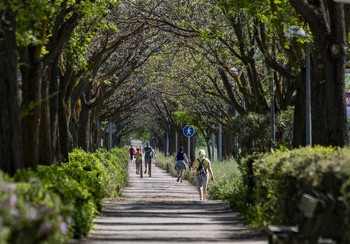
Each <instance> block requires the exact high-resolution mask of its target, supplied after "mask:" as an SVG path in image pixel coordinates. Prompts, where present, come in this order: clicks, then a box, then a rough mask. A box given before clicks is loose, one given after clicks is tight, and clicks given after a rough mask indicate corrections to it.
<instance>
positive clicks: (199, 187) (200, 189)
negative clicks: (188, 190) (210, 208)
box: [197, 186, 203, 201]
mask: <svg viewBox="0 0 350 244" xmlns="http://www.w3.org/2000/svg"><path fill="white" fill-rule="evenodd" d="M197 190H198V194H199V200H200V201H202V199H203V198H202V187H201V186H197Z"/></svg>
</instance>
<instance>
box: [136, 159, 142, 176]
mask: <svg viewBox="0 0 350 244" xmlns="http://www.w3.org/2000/svg"><path fill="white" fill-rule="evenodd" d="M140 163H141V162H138V163H137V164H136V174H139V173H140Z"/></svg>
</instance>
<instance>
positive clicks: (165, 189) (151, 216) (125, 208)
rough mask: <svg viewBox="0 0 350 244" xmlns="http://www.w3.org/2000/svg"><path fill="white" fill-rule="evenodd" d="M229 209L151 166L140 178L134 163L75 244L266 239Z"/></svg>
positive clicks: (260, 241) (250, 241) (256, 243)
mask: <svg viewBox="0 0 350 244" xmlns="http://www.w3.org/2000/svg"><path fill="white" fill-rule="evenodd" d="M228 207H229V204H228V203H227V202H222V201H206V202H200V201H198V194H197V191H196V188H195V187H194V186H192V185H191V184H190V183H189V182H187V181H184V182H183V183H179V182H176V178H173V177H171V176H170V175H169V174H167V173H166V171H164V170H161V169H160V168H158V167H156V166H155V165H152V177H148V175H145V176H144V178H140V176H139V175H136V173H135V164H134V162H133V163H131V164H129V186H128V187H126V188H124V190H123V194H122V197H121V198H109V199H105V201H104V204H103V209H102V214H103V216H98V217H96V218H95V221H94V227H93V229H92V230H91V232H90V234H89V236H88V238H86V239H85V240H79V241H78V243H94V244H99V243H101V244H107V243H190V242H191V243H245V244H253V243H254V244H265V243H267V237H266V236H263V235H261V234H259V232H258V231H257V230H254V229H252V228H250V227H247V226H246V225H244V224H243V223H242V221H241V219H240V218H239V214H238V213H237V212H233V211H230V210H229V209H228ZM74 243H77V242H74Z"/></svg>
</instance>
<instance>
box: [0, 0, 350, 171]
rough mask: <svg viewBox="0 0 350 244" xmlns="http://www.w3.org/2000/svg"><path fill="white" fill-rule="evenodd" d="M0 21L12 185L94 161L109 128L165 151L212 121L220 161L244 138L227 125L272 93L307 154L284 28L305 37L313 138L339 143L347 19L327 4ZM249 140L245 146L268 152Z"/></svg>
mask: <svg viewBox="0 0 350 244" xmlns="http://www.w3.org/2000/svg"><path fill="white" fill-rule="evenodd" d="M0 16H1V18H0V53H1V58H0V75H1V80H2V82H1V87H0V91H1V94H0V103H1V104H2V106H1V112H0V115H1V124H0V145H1V149H0V168H1V169H3V170H5V171H6V172H9V173H10V174H12V173H14V172H15V171H16V170H17V169H19V168H23V167H25V168H27V167H30V168H34V169H35V168H36V166H37V164H52V163H54V162H57V161H65V160H67V159H68V153H69V152H70V151H71V150H72V149H73V148H75V147H82V148H83V149H85V150H87V151H93V150H95V149H96V148H97V147H98V141H99V138H101V137H102V133H103V129H104V127H105V125H104V122H106V121H112V122H114V123H115V124H116V125H117V133H116V135H115V141H116V143H119V142H120V140H121V138H122V137H123V136H124V135H126V134H128V133H129V132H130V131H132V130H135V129H136V130H137V129H139V130H144V129H145V128H146V129H147V130H148V131H149V132H151V134H152V135H153V137H154V138H153V139H154V140H155V141H156V142H157V144H159V145H160V146H161V147H162V148H165V146H164V139H165V135H166V134H168V135H171V136H170V137H171V138H175V136H174V135H175V132H177V133H178V135H181V134H182V133H181V131H182V127H183V125H185V124H191V125H194V126H196V128H197V129H198V131H199V132H200V133H201V134H202V135H203V137H204V138H205V140H206V142H207V143H208V142H209V138H210V137H211V134H212V133H215V134H217V132H218V124H222V125H223V130H224V141H225V142H226V143H225V145H227V147H226V148H225V149H224V154H225V155H230V154H235V152H234V151H235V150H236V151H237V148H235V146H236V145H237V144H235V143H233V138H237V137H238V134H239V133H241V134H242V136H241V138H244V137H252V134H251V133H247V131H248V130H249V128H242V126H240V127H239V128H238V127H237V124H239V121H237V120H236V116H237V115H239V116H242V117H243V118H244V117H245V116H247V114H251V113H256V114H258V115H259V116H260V117H261V116H266V114H268V113H269V111H270V107H271V100H270V99H271V92H270V88H271V84H272V82H273V83H274V85H275V90H274V98H275V99H274V103H275V107H276V110H277V112H279V111H288V108H289V107H293V108H294V123H293V126H294V129H293V141H292V144H293V146H294V147H297V146H300V145H305V124H306V123H305V102H304V101H305V82H304V80H305V79H304V77H305V46H306V45H305V40H300V39H292V40H288V39H287V38H286V37H285V35H284V33H285V31H286V29H287V28H288V27H289V26H291V25H299V26H302V27H303V28H304V29H305V30H306V31H307V33H308V34H310V35H311V40H310V41H311V47H312V49H311V54H312V55H311V57H312V58H311V61H312V62H311V64H312V65H311V67H312V72H311V81H312V84H311V86H312V125H313V141H314V143H315V144H322V145H339V146H344V145H347V144H348V137H347V120H346V110H345V87H344V74H345V66H346V54H347V53H348V49H347V45H348V42H349V40H348V38H349V26H350V25H349V23H350V22H349V19H348V18H349V17H347V16H350V8H349V6H346V5H343V4H338V3H335V2H334V1H333V0H316V1H307V0H281V1H274V0H263V1H258V2H254V3H252V2H251V1H242V0H225V1H224V0H212V1H182V0H177V1H171V0H156V1H153V0H152V1H151V0H136V1H135V0H122V1H114V0H108V1H94V0H86V1H83V0H75V1H68V0H55V1H40V2H38V1H35V0H30V1H23V0H5V1H4V2H3V3H1V4H0ZM259 116H258V117H259ZM282 117H283V116H282ZM261 118H262V117H261ZM242 121H245V120H244V119H243V120H242ZM259 123H263V122H258V124H259ZM264 123H265V122H264ZM285 128H286V127H281V133H278V135H277V136H278V138H277V140H278V142H279V143H280V144H282V145H284V144H286V141H290V140H291V139H290V138H289V137H288V138H287V139H286V133H285ZM258 137H259V135H255V138H251V139H249V140H248V139H247V140H246V144H249V143H250V144H252V143H253V144H259V143H263V144H264V145H263V146H261V145H260V147H261V149H259V150H262V151H264V150H268V149H269V143H266V141H264V142H262V141H259V140H257V139H256V138H258ZM179 140H180V143H181V144H182V145H185V144H186V140H185V138H184V137H181V136H180V137H179ZM230 142H231V143H230ZM239 143H240V144H241V145H242V144H244V143H243V139H242V140H241V141H240V142H239ZM288 143H289V142H288ZM171 144H174V141H172V142H171ZM171 148H174V147H171ZM191 151H194V150H191ZM247 153H250V151H249V152H247ZM193 157H194V156H192V158H193Z"/></svg>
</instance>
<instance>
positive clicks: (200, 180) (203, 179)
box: [196, 173, 209, 188]
mask: <svg viewBox="0 0 350 244" xmlns="http://www.w3.org/2000/svg"><path fill="white" fill-rule="evenodd" d="M208 180H209V177H208V173H207V174H206V175H203V176H199V175H196V182H197V186H199V187H201V186H203V187H205V188H207V185H208Z"/></svg>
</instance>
